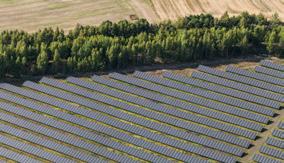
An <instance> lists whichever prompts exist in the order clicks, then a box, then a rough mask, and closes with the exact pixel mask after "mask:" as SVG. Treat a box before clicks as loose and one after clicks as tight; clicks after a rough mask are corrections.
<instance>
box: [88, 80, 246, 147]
mask: <svg viewBox="0 0 284 163" xmlns="http://www.w3.org/2000/svg"><path fill="white" fill-rule="evenodd" d="M92 79H93V80H94V81H96V82H99V83H101V84H105V85H108V86H110V87H113V88H117V89H120V90H123V91H125V92H128V93H133V94H137V95H139V96H142V97H145V98H148V99H151V100H154V101H159V102H162V103H165V104H169V105H172V106H176V107H179V108H182V109H185V110H190V111H193V112H195V113H198V114H202V115H205V116H208V117H215V116H218V113H217V112H210V111H207V110H206V111H205V110H204V109H203V108H200V107H196V106H193V105H188V104H186V103H184V102H180V101H178V100H172V99H171V98H167V97H164V96H157V95H156V94H154V93H151V92H148V91H145V90H143V89H140V88H135V87H129V86H126V85H124V84H121V83H118V82H114V81H111V80H106V79H103V78H100V77H98V76H93V77H92ZM203 110H204V111H203ZM229 117H230V118H229ZM217 118H220V117H217ZM221 118H226V119H228V121H229V120H231V121H232V120H233V119H234V117H231V116H228V118H227V116H223V117H221ZM193 129H196V127H194V128H193V127H189V129H188V130H190V131H193ZM207 131H209V130H208V129H206V130H204V129H202V130H200V129H198V130H194V131H193V132H197V133H201V134H205V135H207V136H210V137H213V138H217V139H219V140H223V141H225V142H228V143H232V144H235V145H239V146H242V147H245V148H248V147H249V144H250V143H249V142H248V141H246V140H243V139H238V140H237V139H236V138H233V137H231V136H230V135H227V136H225V137H224V136H221V135H220V136H218V135H219V134H213V132H212V130H211V131H210V132H207Z"/></svg>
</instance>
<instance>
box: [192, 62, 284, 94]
mask: <svg viewBox="0 0 284 163" xmlns="http://www.w3.org/2000/svg"><path fill="white" fill-rule="evenodd" d="M198 70H199V71H202V72H205V73H208V74H211V75H215V76H219V77H222V78H225V79H229V80H233V81H236V82H241V83H244V84H247V85H251V86H253V87H257V88H261V89H265V90H268V91H271V92H276V93H283V92H284V89H283V88H282V87H280V86H276V85H272V84H268V83H265V82H262V81H259V80H255V79H252V78H248V77H245V76H240V75H236V74H232V73H229V72H224V71H220V70H217V69H213V68H210V67H206V66H202V65H200V66H199V67H198Z"/></svg>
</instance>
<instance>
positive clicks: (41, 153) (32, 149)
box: [0, 135, 75, 162]
mask: <svg viewBox="0 0 284 163" xmlns="http://www.w3.org/2000/svg"><path fill="white" fill-rule="evenodd" d="M0 143H2V144H5V145H8V146H11V147H13V148H16V149H19V150H21V151H24V152H27V153H29V154H32V155H34V156H37V157H41V158H44V159H47V160H50V161H53V162H75V161H72V160H70V159H67V158H64V157H60V156H58V155H55V154H53V153H49V152H46V151H45V150H43V149H40V148H38V147H36V146H32V145H30V144H27V143H23V142H21V141H19V140H16V139H11V138H9V137H7V136H4V135H0Z"/></svg>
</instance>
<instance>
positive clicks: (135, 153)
mask: <svg viewBox="0 0 284 163" xmlns="http://www.w3.org/2000/svg"><path fill="white" fill-rule="evenodd" d="M0 104H1V107H2V109H4V110H6V111H9V112H12V113H14V114H17V115H19V116H23V117H25V118H29V119H32V120H34V121H36V122H40V123H43V124H45V125H48V126H52V127H55V128H57V129H60V130H64V131H66V132H69V133H72V134H75V135H78V136H80V137H83V138H86V139H88V140H91V141H95V142H97V143H100V144H102V145H106V146H109V147H112V148H115V149H117V150H120V151H123V152H126V153H128V154H130V155H133V156H135V157H137V158H141V159H144V160H147V161H159V159H158V158H159V157H155V156H153V157H151V154H148V153H145V152H143V151H141V150H138V149H135V148H132V147H129V146H127V145H124V144H121V143H118V142H116V141H113V140H111V139H109V138H107V137H104V136H101V135H98V134H95V133H93V132H90V131H88V130H83V129H81V128H78V127H75V126H72V125H69V124H67V123H63V122H61V121H57V120H54V119H51V118H47V117H45V116H42V115H40V114H37V113H34V112H31V111H27V110H24V109H19V108H16V107H14V106H12V105H10V104H6V103H0ZM53 132H54V131H53ZM53 132H45V134H47V136H51V137H52V136H53ZM63 136H64V137H65V135H62V137H63ZM59 138H60V137H59ZM64 141H65V142H66V143H69V144H73V145H75V146H81V147H82V148H84V149H89V148H90V147H91V148H95V146H96V145H94V144H89V143H86V142H84V141H81V140H78V139H73V140H71V139H70V141H69V139H64ZM160 161H165V160H163V159H161V160H160Z"/></svg>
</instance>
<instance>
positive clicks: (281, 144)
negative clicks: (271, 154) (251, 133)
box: [266, 137, 284, 149]
mask: <svg viewBox="0 0 284 163" xmlns="http://www.w3.org/2000/svg"><path fill="white" fill-rule="evenodd" d="M266 143H267V144H268V145H272V146H274V147H278V148H281V149H284V141H282V140H279V139H275V138H271V137H270V138H268V139H267V140H266Z"/></svg>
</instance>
